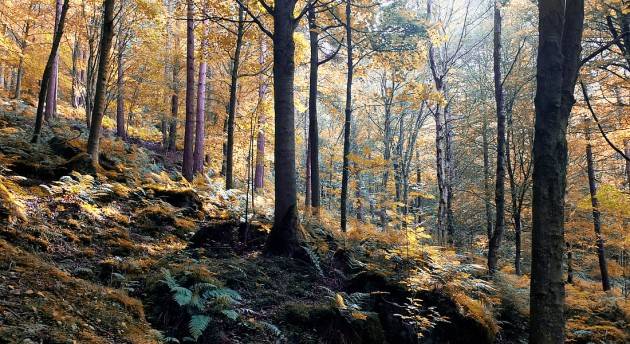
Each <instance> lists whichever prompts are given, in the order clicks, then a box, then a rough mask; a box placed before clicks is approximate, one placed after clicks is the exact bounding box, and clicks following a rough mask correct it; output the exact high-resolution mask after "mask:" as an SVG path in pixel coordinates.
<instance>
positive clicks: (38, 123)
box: [18, 0, 70, 143]
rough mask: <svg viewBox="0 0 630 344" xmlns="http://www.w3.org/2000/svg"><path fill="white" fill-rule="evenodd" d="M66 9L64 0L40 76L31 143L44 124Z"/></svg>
mask: <svg viewBox="0 0 630 344" xmlns="http://www.w3.org/2000/svg"><path fill="white" fill-rule="evenodd" d="M68 7H70V5H69V0H64V2H63V5H62V7H61V14H60V16H59V28H58V30H57V32H55V36H54V38H53V43H52V48H51V50H50V55H49V56H48V61H46V67H44V75H43V76H42V82H41V86H40V89H39V97H38V102H37V113H36V115H35V129H34V131H33V137H32V139H31V142H32V143H37V141H38V140H39V135H40V134H41V131H42V124H43V122H44V101H45V99H46V94H47V91H48V85H49V83H48V81H49V80H50V76H51V74H52V69H53V64H54V60H55V55H57V51H58V50H59V44H60V43H61V36H63V26H64V23H65V20H66V14H67V13H68ZM27 25H28V24H27ZM18 82H19V80H18Z"/></svg>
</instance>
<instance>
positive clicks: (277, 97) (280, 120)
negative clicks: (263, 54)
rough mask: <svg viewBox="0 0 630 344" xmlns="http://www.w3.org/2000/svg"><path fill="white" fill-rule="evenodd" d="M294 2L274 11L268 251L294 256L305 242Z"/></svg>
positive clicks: (284, 1)
mask: <svg viewBox="0 0 630 344" xmlns="http://www.w3.org/2000/svg"><path fill="white" fill-rule="evenodd" d="M295 3H296V0H276V1H275V6H274V10H273V22H274V30H273V32H274V33H273V56H274V59H273V75H274V78H273V85H274V109H275V123H274V124H275V138H274V144H275V150H274V169H275V173H274V181H275V209H274V224H273V227H272V229H271V233H269V237H268V239H267V246H266V251H267V252H268V253H271V254H279V255H285V256H293V255H295V254H296V252H297V250H298V249H299V247H300V242H301V241H302V238H301V234H300V232H299V229H298V226H299V224H298V218H297V190H296V180H295V177H296V175H295V104H294V99H293V92H294V86H293V82H294V77H295V43H294V41H293V32H294V30H295V24H296V23H295V19H294V18H293V11H294V9H295Z"/></svg>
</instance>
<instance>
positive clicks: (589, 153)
mask: <svg viewBox="0 0 630 344" xmlns="http://www.w3.org/2000/svg"><path fill="white" fill-rule="evenodd" d="M589 129H590V128H589V122H587V127H586V140H587V142H586V165H587V170H588V189H589V192H590V194H591V205H592V207H593V229H594V230H595V237H596V243H597V259H598V261H599V271H600V273H601V277H602V288H603V289H604V291H607V290H610V278H609V277H608V265H607V264H606V251H605V248H604V236H603V235H602V222H601V213H600V210H599V200H598V199H597V183H596V181H595V163H594V162H593V147H592V146H591V134H590V130H589Z"/></svg>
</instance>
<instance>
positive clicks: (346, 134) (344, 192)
mask: <svg viewBox="0 0 630 344" xmlns="http://www.w3.org/2000/svg"><path fill="white" fill-rule="evenodd" d="M351 15H352V2H351V0H346V22H345V29H346V49H347V55H348V63H347V68H348V74H347V80H346V108H345V115H346V116H345V121H344V127H343V167H342V177H341V230H342V231H343V232H345V231H346V225H347V223H346V222H347V218H346V216H347V215H348V211H347V207H348V178H349V176H350V170H349V166H348V163H349V155H350V128H351V124H352V77H353V71H354V62H353V61H352V48H353V47H352V20H351Z"/></svg>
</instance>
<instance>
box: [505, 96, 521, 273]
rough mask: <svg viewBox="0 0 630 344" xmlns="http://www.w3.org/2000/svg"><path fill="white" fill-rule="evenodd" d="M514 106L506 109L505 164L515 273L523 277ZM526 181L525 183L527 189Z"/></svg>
mask: <svg viewBox="0 0 630 344" xmlns="http://www.w3.org/2000/svg"><path fill="white" fill-rule="evenodd" d="M512 105H513V102H511V103H510V105H509V106H508V109H506V116H507V133H506V140H505V162H506V166H507V171H508V176H509V178H510V199H511V201H512V221H513V222H514V250H515V254H514V271H515V273H516V274H517V275H519V276H520V275H521V204H522V203H521V202H519V192H518V186H517V184H516V176H515V175H514V167H513V165H512V158H511V155H512V154H511V151H510V140H513V137H514V134H513V126H512ZM525 183H526V181H525V180H524V181H523V188H525Z"/></svg>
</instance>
